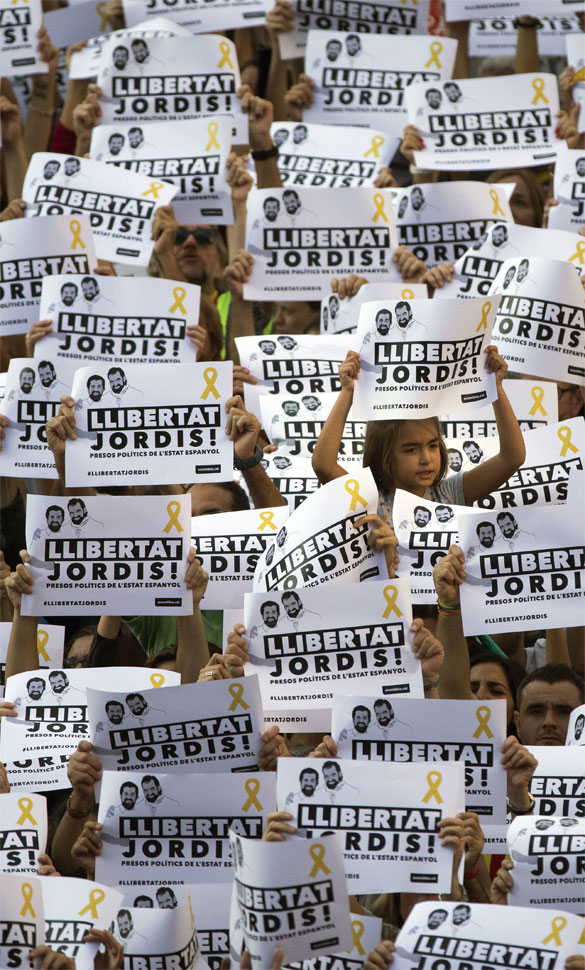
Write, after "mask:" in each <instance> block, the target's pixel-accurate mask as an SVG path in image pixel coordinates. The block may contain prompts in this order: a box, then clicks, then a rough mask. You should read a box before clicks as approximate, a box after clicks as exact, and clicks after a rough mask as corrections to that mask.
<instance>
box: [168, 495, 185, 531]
mask: <svg viewBox="0 0 585 970" xmlns="http://www.w3.org/2000/svg"><path fill="white" fill-rule="evenodd" d="M180 511H181V505H180V503H179V502H169V504H168V505H167V512H168V513H169V521H168V522H167V524H166V525H165V527H164V529H163V532H170V531H171V529H172V528H173V527H174V528H175V529H176V530H177V532H183V526H182V525H181V523H180V522H179V519H178V515H179V512H180Z"/></svg>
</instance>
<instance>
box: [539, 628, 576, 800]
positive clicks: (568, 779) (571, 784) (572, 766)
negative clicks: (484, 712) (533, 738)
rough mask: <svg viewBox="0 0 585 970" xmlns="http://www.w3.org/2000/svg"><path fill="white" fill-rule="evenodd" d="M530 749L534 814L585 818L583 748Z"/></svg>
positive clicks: (540, 747) (543, 747) (543, 746)
mask: <svg viewBox="0 0 585 970" xmlns="http://www.w3.org/2000/svg"><path fill="white" fill-rule="evenodd" d="M559 625H562V624H559ZM528 750H529V751H530V752H531V754H533V755H534V757H535V758H536V760H537V761H538V765H537V767H536V770H535V772H534V774H533V776H532V780H531V781H530V793H531V795H534V798H535V804H534V814H535V815H546V816H547V817H548V818H550V817H551V816H552V815H555V816H559V817H563V818H565V817H569V816H571V817H573V818H578V819H582V818H584V817H585V777H583V757H582V752H581V750H580V748H579V747H575V746H571V747H562V746H560V747H559V746H556V745H553V746H552V747H549V746H547V745H539V747H537V748H531V747H529V748H528Z"/></svg>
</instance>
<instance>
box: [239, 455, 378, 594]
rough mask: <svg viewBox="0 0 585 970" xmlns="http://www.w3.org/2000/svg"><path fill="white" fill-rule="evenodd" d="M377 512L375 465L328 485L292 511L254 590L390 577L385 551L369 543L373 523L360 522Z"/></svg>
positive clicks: (258, 570)
mask: <svg viewBox="0 0 585 970" xmlns="http://www.w3.org/2000/svg"><path fill="white" fill-rule="evenodd" d="M377 511H378V489H377V487H376V484H375V482H374V478H373V476H372V473H371V471H370V470H369V468H362V469H361V470H359V471H358V470H357V469H356V470H355V471H354V470H352V473H351V475H347V476H346V475H344V476H342V477H341V478H336V479H335V480H334V481H332V482H328V483H327V485H323V486H322V488H320V489H318V491H316V492H314V493H313V494H312V495H310V496H309V498H308V499H307V500H306V501H305V502H303V504H302V505H301V506H300V507H299V508H298V509H296V511H295V512H293V513H292V515H291V516H290V517H289V518H288V519H287V521H286V524H285V525H283V526H282V527H281V528H280V529H279V530H278V532H277V534H276V540H275V542H273V544H272V545H271V546H269V547H268V549H267V550H266V552H265V553H263V554H262V556H261V557H260V559H259V560H258V565H257V566H256V572H255V573H254V587H253V588H254V592H255V593H267V592H270V590H273V589H295V587H299V588H300V587H305V586H319V585H321V584H322V583H328V582H332V581H333V580H337V582H339V583H355V582H360V583H362V582H364V581H365V580H368V579H383V578H385V577H386V576H387V573H388V570H387V567H386V559H385V556H384V554H383V553H378V552H373V551H372V549H370V547H369V546H368V534H369V526H368V523H367V522H365V523H363V524H362V525H359V526H358V525H356V522H357V521H358V519H361V518H363V516H365V515H369V514H376V513H377Z"/></svg>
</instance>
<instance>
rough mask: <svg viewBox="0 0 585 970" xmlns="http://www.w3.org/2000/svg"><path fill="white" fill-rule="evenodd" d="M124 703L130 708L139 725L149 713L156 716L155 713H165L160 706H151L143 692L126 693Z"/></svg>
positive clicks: (142, 723)
mask: <svg viewBox="0 0 585 970" xmlns="http://www.w3.org/2000/svg"><path fill="white" fill-rule="evenodd" d="M126 703H127V705H128V707H129V709H130V714H131V715H132V717H133V718H135V719H136V720H137V721H138V723H139V724H140V726H141V727H142V726H143V725H144V722H145V720H146V718H148V717H149V716H150V715H151V714H152V715H154V716H155V717H156V715H157V714H162V715H166V713H167V712H166V711H163V710H162V709H161V708H160V707H151V706H150V704H149V703H148V702H147V700H146V698H145V697H144V695H143V694H127V696H126Z"/></svg>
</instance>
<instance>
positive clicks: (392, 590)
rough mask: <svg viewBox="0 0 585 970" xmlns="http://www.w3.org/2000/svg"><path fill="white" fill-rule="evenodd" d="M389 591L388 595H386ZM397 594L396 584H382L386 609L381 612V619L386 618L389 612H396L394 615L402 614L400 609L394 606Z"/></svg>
mask: <svg viewBox="0 0 585 970" xmlns="http://www.w3.org/2000/svg"><path fill="white" fill-rule="evenodd" d="M389 592H390V595H388V594H389ZM397 596H398V590H397V589H396V586H384V599H385V600H386V603H387V604H388V605H387V606H386V609H385V610H384V612H383V613H382V619H383V620H387V619H388V617H389V616H390V614H391V613H396V616H398V617H400V616H402V610H401V609H400V608H399V607H398V606H396V597H397Z"/></svg>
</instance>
